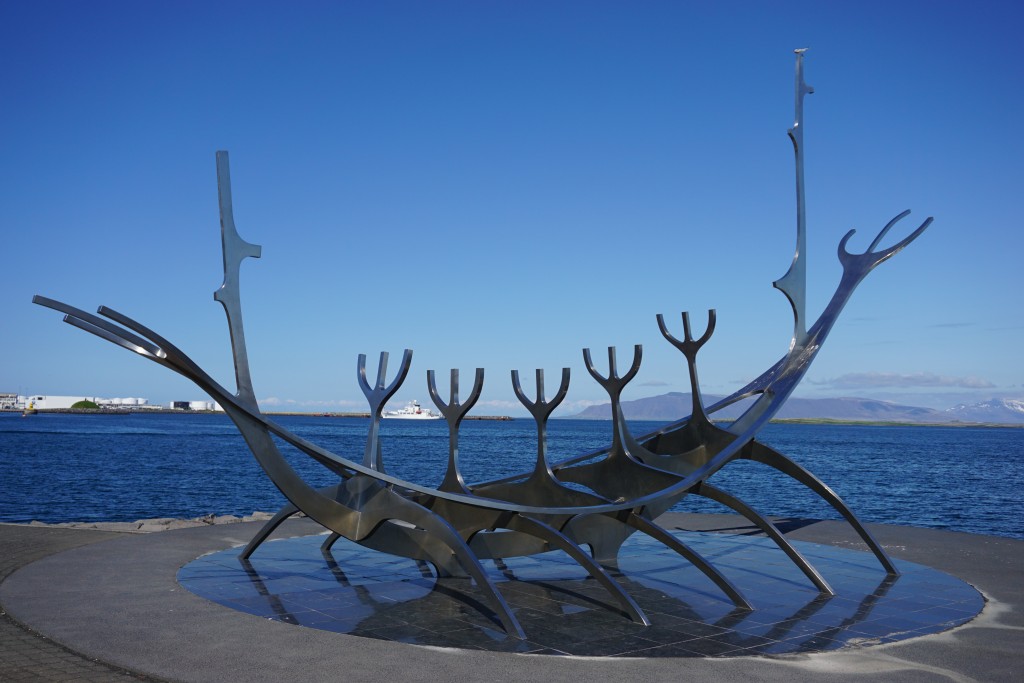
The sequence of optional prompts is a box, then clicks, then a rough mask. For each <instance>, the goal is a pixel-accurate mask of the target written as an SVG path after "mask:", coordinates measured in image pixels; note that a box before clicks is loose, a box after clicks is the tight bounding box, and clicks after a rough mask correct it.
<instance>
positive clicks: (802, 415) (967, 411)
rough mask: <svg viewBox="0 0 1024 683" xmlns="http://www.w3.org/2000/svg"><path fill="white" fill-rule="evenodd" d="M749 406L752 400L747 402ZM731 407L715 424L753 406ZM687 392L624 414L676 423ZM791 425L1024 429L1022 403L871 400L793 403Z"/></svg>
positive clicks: (644, 402)
mask: <svg viewBox="0 0 1024 683" xmlns="http://www.w3.org/2000/svg"><path fill="white" fill-rule="evenodd" d="M722 398H723V397H722V396H712V395H707V394H705V395H704V405H706V406H710V405H712V404H714V403H715V402H716V401H719V400H721V399H722ZM748 401H749V400H748ZM748 401H745V402H743V403H741V404H738V405H732V406H729V407H728V408H725V409H723V410H720V411H718V412H716V413H715V414H714V418H715V419H720V420H731V419H735V418H737V417H739V416H740V414H741V413H742V412H743V411H744V410H745V409H746V407H747V405H749V402H748ZM691 405H692V399H691V398H690V394H689V393H683V392H678V391H673V392H670V393H667V394H662V395H661V396H651V397H649V398H640V399H637V400H635V401H623V402H622V410H623V412H624V413H625V415H626V419H629V420H678V419H679V418H681V417H685V416H686V415H689V414H690V412H691ZM572 417H573V418H576V419H581V420H610V419H611V404H609V403H602V404H600V405H593V406H590V407H589V408H587V409H586V410H584V411H583V412H581V413H579V414H577V415H573V416H572ZM776 417H777V418H779V419H790V420H844V421H851V422H909V423H915V424H936V423H950V422H963V423H988V424H993V423H994V424H1024V400H1015V399H998V398H994V399H992V400H990V401H984V402H982V403H976V404H973V405H966V404H961V405H958V406H956V407H955V408H950V409H948V410H935V409H932V408H919V407H916V406H904V405H899V404H898V403H890V402H888V401H876V400H874V399H870V398H790V399H789V400H788V401H786V403H785V405H783V406H782V409H781V410H780V411H779V413H778V415H776Z"/></svg>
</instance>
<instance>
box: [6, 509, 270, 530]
mask: <svg viewBox="0 0 1024 683" xmlns="http://www.w3.org/2000/svg"><path fill="white" fill-rule="evenodd" d="M271 517H273V513H270V512H253V513H252V514H251V515H245V516H244V517H236V516H235V515H215V514H212V513H211V514H209V515H203V516H202V517H193V518H192V519H178V518H175V517H157V518H155V519H137V520H135V521H134V522H61V523H58V524H47V523H46V522H39V521H35V520H33V521H31V522H29V523H28V524H27V525H26V526H36V527H54V528H65V529H95V530H96V531H120V532H122V533H129V534H148V533H153V532H155V531H170V530H172V529H188V528H190V527H197V526H212V525H214V524H239V523H241V522H265V521H267V520H268V519H270V518H271Z"/></svg>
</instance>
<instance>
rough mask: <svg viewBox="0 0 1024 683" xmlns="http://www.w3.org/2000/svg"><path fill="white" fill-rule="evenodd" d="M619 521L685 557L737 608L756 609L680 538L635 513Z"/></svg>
mask: <svg viewBox="0 0 1024 683" xmlns="http://www.w3.org/2000/svg"><path fill="white" fill-rule="evenodd" d="M619 519H620V521H622V522H623V523H624V524H628V525H629V526H631V527H633V528H634V529H636V530H637V531H640V532H642V533H645V534H647V535H648V536H650V537H651V538H653V539H655V540H656V541H659V542H661V543H663V544H664V545H666V546H668V547H669V548H671V549H672V550H674V551H675V552H677V553H679V554H680V555H682V556H683V557H685V558H686V559H687V560H689V562H690V564H692V565H693V566H695V567H696V568H697V569H699V570H701V572H703V573H704V575H705V576H707V577H708V578H709V579H711V580H712V581H714V582H715V585H716V586H718V587H719V588H721V589H722V592H723V593H725V594H726V595H728V596H729V599H730V600H732V601H733V603H734V604H735V605H736V606H737V607H742V608H743V609H751V610H752V609H754V608H753V606H751V604H750V603H749V602H747V599H746V598H745V597H743V594H742V593H740V591H739V589H738V588H736V586H735V585H733V583H732V581H730V580H729V579H727V578H726V577H725V575H724V574H722V573H721V572H720V571H718V570H717V569H715V567H714V566H713V565H712V564H711V563H710V562H708V561H707V560H705V559H704V558H703V557H702V556H701V555H700V553H698V552H697V551H696V550H694V549H693V548H691V547H690V546H688V545H686V544H685V543H683V542H682V541H680V540H679V539H678V538H676V537H675V536H673V535H672V534H670V533H669V532H668V531H666V530H665V529H663V528H661V527H660V526H658V525H657V524H655V523H654V522H652V521H651V520H649V519H646V518H644V517H641V516H640V515H637V514H634V513H630V514H629V515H623V518H619Z"/></svg>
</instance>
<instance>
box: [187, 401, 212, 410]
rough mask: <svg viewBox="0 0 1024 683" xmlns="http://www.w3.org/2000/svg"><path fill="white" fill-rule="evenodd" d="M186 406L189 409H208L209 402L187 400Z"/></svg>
mask: <svg viewBox="0 0 1024 683" xmlns="http://www.w3.org/2000/svg"><path fill="white" fill-rule="evenodd" d="M188 408H189V410H210V402H209V401H189V402H188Z"/></svg>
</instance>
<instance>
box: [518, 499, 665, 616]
mask: <svg viewBox="0 0 1024 683" xmlns="http://www.w3.org/2000/svg"><path fill="white" fill-rule="evenodd" d="M504 526H505V528H506V529H512V530H513V531H520V532H522V533H526V534H530V535H531V536H536V537H537V538H540V539H542V540H544V541H547V542H548V543H549V544H551V545H552V546H554V547H556V548H558V549H560V550H564V551H565V553H566V554H567V555H569V557H571V558H572V559H574V560H576V562H578V563H579V564H580V566H581V567H583V568H584V569H586V570H587V571H588V572H589V573H590V575H591V576H592V577H594V578H595V579H597V580H598V581H599V582H600V583H601V585H602V586H604V587H605V589H606V590H607V591H608V592H609V593H611V594H612V596H613V597H614V598H615V599H616V600H617V601H618V602H619V604H620V605H622V608H623V609H624V610H625V611H626V614H628V615H629V617H630V619H632V620H633V621H635V622H637V623H638V624H643V625H644V626H650V625H651V622H650V620H649V619H648V618H647V615H646V614H644V612H643V610H641V609H640V606H639V605H637V604H636V602H635V601H634V600H633V598H631V597H629V594H628V593H626V591H625V590H623V588H622V586H620V585H619V583H618V582H617V581H615V579H613V578H612V577H611V576H609V574H608V572H606V571H605V570H604V568H603V567H601V565H599V564H598V563H597V562H595V561H594V559H593V558H592V557H590V556H589V555H587V553H586V552H585V551H584V550H583V549H582V548H580V547H579V546H578V545H576V544H575V543H573V542H572V541H571V540H569V539H568V538H567V537H566V536H565V534H562V533H561V532H559V531H557V530H556V529H554V528H553V527H551V526H549V525H547V524H544V523H542V522H538V521H537V520H535V519H530V518H529V517H524V516H523V515H514V516H513V517H511V518H510V519H509V520H508V521H507V522H506V523H505V524H504Z"/></svg>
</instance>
